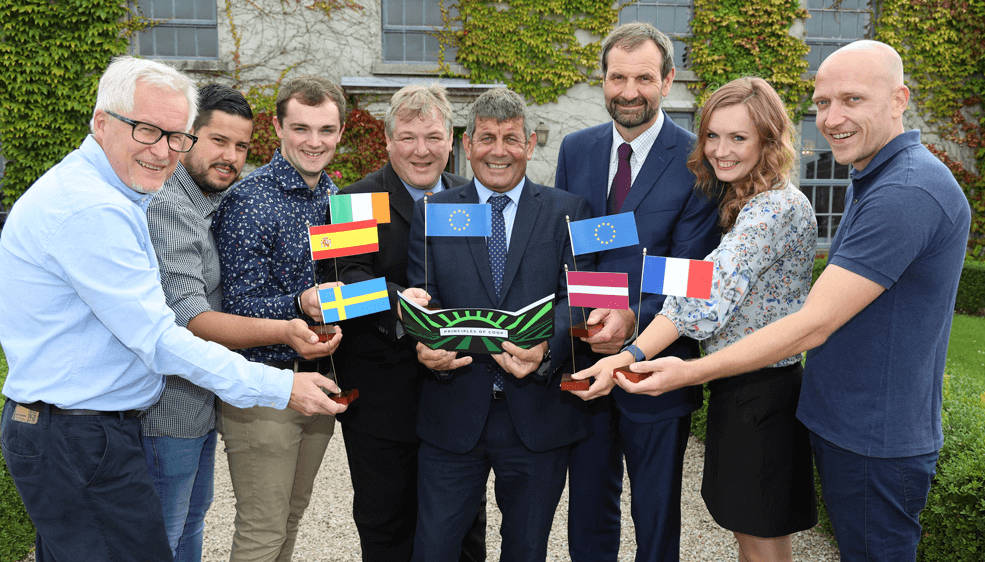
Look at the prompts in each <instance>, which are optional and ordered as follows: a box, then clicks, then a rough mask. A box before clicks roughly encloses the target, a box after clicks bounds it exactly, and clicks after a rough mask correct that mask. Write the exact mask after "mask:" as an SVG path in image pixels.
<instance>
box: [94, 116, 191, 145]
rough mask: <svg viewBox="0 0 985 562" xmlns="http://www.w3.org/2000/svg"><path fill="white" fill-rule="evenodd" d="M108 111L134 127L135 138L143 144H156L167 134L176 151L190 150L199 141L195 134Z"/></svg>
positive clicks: (169, 142) (169, 143)
mask: <svg viewBox="0 0 985 562" xmlns="http://www.w3.org/2000/svg"><path fill="white" fill-rule="evenodd" d="M106 113H107V114H109V115H112V116H113V117H116V118H117V119H119V120H120V121H123V122H124V123H126V124H127V125H130V126H131V127H133V132H132V135H133V140H135V141H137V142H139V143H141V144H156V143H157V141H159V140H161V137H163V136H167V137H168V147H169V148H171V150H173V151H175V152H188V151H189V150H191V149H192V146H194V145H195V143H196V142H197V141H198V137H196V136H195V135H190V134H188V133H179V132H177V131H165V130H164V129H162V128H160V127H158V126H156V125H151V124H150V123H144V122H143V121H134V120H133V119H127V118H126V117H123V116H122V115H117V114H116V113H113V112H112V111H107V112H106Z"/></svg>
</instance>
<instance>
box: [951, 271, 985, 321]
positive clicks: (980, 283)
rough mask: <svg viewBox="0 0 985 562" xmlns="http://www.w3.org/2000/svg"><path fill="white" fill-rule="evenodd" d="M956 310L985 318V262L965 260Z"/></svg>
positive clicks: (955, 304) (955, 305)
mask: <svg viewBox="0 0 985 562" xmlns="http://www.w3.org/2000/svg"><path fill="white" fill-rule="evenodd" d="M954 308H955V310H957V311H959V312H963V313H965V314H974V315H976V316H985V262H980V261H972V260H965V262H964V268H963V269H962V270H961V281H960V282H958V298H957V300H956V301H955V303H954Z"/></svg>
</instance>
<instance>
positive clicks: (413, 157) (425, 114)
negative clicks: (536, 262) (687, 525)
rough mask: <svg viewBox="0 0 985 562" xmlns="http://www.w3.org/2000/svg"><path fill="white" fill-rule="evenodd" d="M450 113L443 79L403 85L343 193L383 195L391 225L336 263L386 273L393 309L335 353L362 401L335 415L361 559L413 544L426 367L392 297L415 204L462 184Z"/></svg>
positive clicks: (474, 554) (349, 331)
mask: <svg viewBox="0 0 985 562" xmlns="http://www.w3.org/2000/svg"><path fill="white" fill-rule="evenodd" d="M451 120H452V110H451V104H449V103H448V98H447V97H446V96H445V88H444V86H441V85H440V84H437V83H435V84H430V85H427V86H424V85H420V84H413V85H410V86H406V87H404V88H401V89H400V90H399V91H398V92H397V93H395V94H394V95H393V97H392V98H391V99H390V107H389V109H388V110H387V113H386V117H385V118H384V124H385V125H386V147H387V152H388V153H389V154H390V162H389V163H387V165H386V166H383V167H382V168H380V169H379V170H377V171H375V172H373V173H372V174H370V175H368V176H366V178H364V179H362V180H360V181H358V182H356V183H354V184H352V185H350V186H349V187H347V188H345V189H343V190H342V193H351V194H356V193H378V192H383V193H389V194H390V197H389V199H390V222H389V223H386V224H381V225H379V236H380V251H378V252H370V253H367V254H359V255H356V256H349V257H346V258H340V259H339V260H338V271H339V280H340V281H343V282H345V283H358V282H360V281H367V280H369V279H374V278H376V277H386V281H387V289H388V291H389V292H390V310H385V311H383V312H378V313H376V314H371V315H369V316H361V317H359V318H353V319H351V320H346V321H345V322H344V324H345V326H344V328H345V334H346V345H345V349H344V350H343V351H342V352H341V353H338V354H337V355H336V357H335V364H336V366H338V373H339V377H340V380H341V381H342V382H343V384H345V385H346V387H347V388H358V389H359V390H360V396H359V400H356V401H355V402H353V403H352V404H350V405H349V408H348V409H347V410H346V412H345V413H346V414H347V415H346V416H337V419H338V420H339V423H341V424H342V437H343V438H344V439H345V451H346V457H347V459H348V461H349V474H350V475H351V476H352V490H353V492H354V496H353V500H352V517H353V519H354V520H355V522H356V528H357V529H358V530H359V543H360V545H361V546H362V555H363V560H367V561H370V560H372V561H375V560H381V561H386V562H401V561H406V560H410V557H411V551H412V548H413V546H414V528H415V527H416V524H417V449H418V446H419V445H420V442H421V441H420V439H418V438H417V432H416V427H417V403H418V401H419V399H420V396H421V385H422V384H423V382H424V379H425V378H426V377H428V376H431V372H430V371H429V370H428V369H427V367H425V366H423V365H421V364H420V363H419V362H418V361H417V351H416V347H415V342H414V340H413V339H412V338H411V337H410V336H409V335H407V334H406V333H404V331H403V326H402V325H401V324H400V321H399V320H398V319H397V296H396V295H397V293H400V292H403V290H404V289H405V288H406V287H407V286H408V283H407V237H408V234H409V233H410V222H411V219H412V217H413V212H414V202H415V201H419V200H421V199H422V198H423V197H424V195H425V194H429V195H430V194H434V193H438V192H440V191H442V190H445V189H451V188H453V187H457V186H459V185H463V184H465V183H467V182H468V180H466V179H465V178H463V177H462V176H458V175H455V174H449V173H448V172H444V171H442V170H444V169H445V166H446V165H447V164H448V155H449V153H450V152H451V148H452V121H451ZM325 222H326V223H330V222H332V221H331V220H330V219H329V220H326V221H325ZM325 261H326V262H327V261H329V260H325ZM326 269H328V268H326ZM331 273H332V272H331V270H329V275H331ZM485 507H486V506H485V502H483V503H482V505H481V506H480V507H479V510H478V513H477V514H476V516H475V519H474V521H473V523H472V527H471V529H470V530H469V533H468V534H467V536H466V537H465V541H464V542H463V544H462V550H461V561H462V562H466V561H482V560H485V559H486V511H485Z"/></svg>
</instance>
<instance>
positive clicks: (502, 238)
mask: <svg viewBox="0 0 985 562" xmlns="http://www.w3.org/2000/svg"><path fill="white" fill-rule="evenodd" d="M509 202H510V198H509V197H506V196H505V195H499V196H496V197H492V198H490V199H489V204H490V205H492V210H493V212H492V236H490V237H489V241H488V242H487V244H488V247H489V266H490V267H491V268H492V276H493V286H494V287H495V288H496V298H497V299H498V298H499V294H500V292H501V291H502V288H503V270H504V269H505V268H506V219H504V218H503V209H505V208H506V205H507V204H509Z"/></svg>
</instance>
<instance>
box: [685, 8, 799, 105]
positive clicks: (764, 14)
mask: <svg viewBox="0 0 985 562" xmlns="http://www.w3.org/2000/svg"><path fill="white" fill-rule="evenodd" d="M806 17H807V11H806V10H804V9H802V8H800V4H799V2H798V1H797V0H694V17H693V19H692V20H691V28H692V30H693V33H694V35H693V37H691V38H690V39H688V40H687V43H688V46H689V47H690V65H691V70H693V71H694V72H695V73H696V74H697V75H698V79H699V81H698V82H694V83H690V84H688V88H689V89H691V91H692V92H694V93H695V95H696V96H697V97H698V99H697V102H696V103H697V104H698V105H699V106H700V105H701V104H703V103H704V101H705V100H706V99H708V96H710V95H711V93H712V92H714V91H715V90H716V89H718V87H719V86H721V85H722V84H725V83H727V82H729V81H731V80H734V79H736V78H741V77H743V76H759V77H760V78H763V79H765V80H767V81H769V82H770V84H772V85H773V87H774V88H775V89H776V91H777V93H778V94H780V97H781V98H782V99H783V101H784V102H785V103H786V105H787V111H788V112H789V113H790V117H791V119H793V121H794V122H795V123H796V122H799V121H800V120H801V119H802V118H803V116H804V113H805V112H806V111H807V109H808V108H809V107H810V105H811V101H810V95H811V93H812V91H813V89H814V83H813V80H811V79H808V78H804V73H805V72H806V71H807V60H806V58H805V55H806V54H807V52H808V50H809V48H808V46H807V45H806V44H805V43H804V42H803V41H802V40H800V39H798V38H796V37H793V36H792V35H790V26H791V25H792V24H793V23H794V20H796V19H802V18H806Z"/></svg>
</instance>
